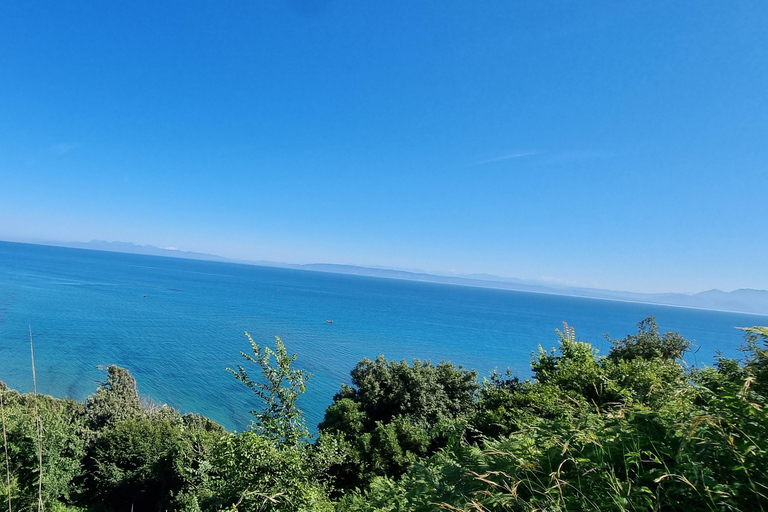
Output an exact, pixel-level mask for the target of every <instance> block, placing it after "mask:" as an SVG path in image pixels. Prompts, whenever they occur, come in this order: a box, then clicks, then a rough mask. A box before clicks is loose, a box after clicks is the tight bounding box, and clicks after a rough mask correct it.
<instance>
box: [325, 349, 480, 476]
mask: <svg viewBox="0 0 768 512" xmlns="http://www.w3.org/2000/svg"><path fill="white" fill-rule="evenodd" d="M351 377H352V384H353V386H354V387H352V386H347V385H342V388H341V391H340V392H339V393H338V394H337V395H336V396H335V397H334V403H333V404H332V405H331V406H330V407H329V408H328V409H327V411H326V414H325V419H324V421H323V422H322V423H321V424H320V426H319V429H320V432H321V434H337V435H340V436H341V439H342V440H343V442H344V443H345V446H346V447H347V458H346V460H345V461H344V462H342V463H340V464H337V465H335V466H333V467H332V468H331V474H332V475H333V476H334V477H335V479H336V484H337V487H339V488H355V487H361V486H365V485H366V483H367V482H368V481H369V480H370V479H371V478H372V477H373V476H375V475H393V476H397V475H400V474H402V473H403V472H405V470H406V469H407V468H408V467H409V466H410V465H411V464H413V463H414V462H416V461H418V460H419V459H420V458H422V457H425V456H428V455H430V454H432V453H435V452H436V451H437V450H438V449H440V448H441V447H443V446H445V443H446V442H447V439H448V438H449V437H451V435H461V433H462V432H463V423H462V422H459V424H460V425H461V426H460V427H459V428H458V433H457V432H456V431H457V428H456V427H457V425H459V424H457V423H455V421H456V420H457V419H459V418H463V417H464V416H466V415H467V414H468V413H470V412H471V411H472V410H473V409H474V407H475V402H476V396H477V393H478V390H479V384H478V382H477V373H476V372H475V371H469V370H466V369H464V368H463V367H461V366H459V367H455V366H454V365H453V364H451V363H446V362H441V363H439V364H438V365H433V364H432V363H430V362H429V361H419V360H415V361H413V364H408V363H407V362H405V361H400V362H397V361H388V360H387V359H385V358H384V357H383V356H379V357H377V358H376V360H375V361H372V360H370V359H363V360H362V361H360V362H359V363H358V364H357V366H355V368H354V369H353V370H352V372H351ZM448 427H450V428H448Z"/></svg>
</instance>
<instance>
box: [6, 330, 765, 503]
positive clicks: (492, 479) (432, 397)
mask: <svg viewBox="0 0 768 512" xmlns="http://www.w3.org/2000/svg"><path fill="white" fill-rule="evenodd" d="M638 327H639V329H638V332H637V334H633V335H629V336H627V337H626V338H624V339H620V340H614V341H613V342H612V346H611V349H610V351H609V352H608V354H606V355H601V354H599V353H598V352H597V351H596V350H595V349H594V348H593V347H592V346H591V345H590V344H588V343H583V342H580V341H578V339H577V337H576V334H575V331H574V329H573V328H571V327H568V326H567V325H566V326H565V328H564V329H563V330H562V331H557V334H558V339H557V340H556V341H557V345H556V347H555V348H553V349H551V350H548V351H547V350H544V349H541V348H540V349H539V352H538V353H535V354H534V355H533V357H532V361H531V367H532V378H531V379H529V380H520V379H518V378H517V377H515V376H513V375H510V374H509V373H507V374H499V373H494V374H492V375H490V376H488V377H487V378H483V379H481V380H480V379H479V378H478V375H477V373H476V372H475V371H473V370H468V369H465V368H463V367H461V366H458V367H457V366H454V365H453V364H451V363H446V362H441V363H439V364H437V365H435V364H432V363H431V362H429V361H418V360H417V361H413V362H411V363H407V362H405V361H401V362H397V361H389V360H387V359H385V358H384V357H383V356H379V357H378V358H376V359H375V360H370V359H363V360H362V361H360V362H359V363H358V364H357V366H355V368H354V369H352V371H351V382H350V383H351V385H342V387H341V389H340V391H339V393H338V394H337V395H336V396H335V397H334V399H333V403H332V405H331V406H330V407H328V409H327V410H326V412H325V418H324V420H323V422H322V423H321V424H320V425H319V427H318V431H317V433H315V434H314V435H311V434H310V432H309V430H308V429H307V427H306V425H305V423H304V419H303V416H302V414H301V411H300V410H299V409H298V407H297V399H298V398H299V396H300V395H301V393H303V391H304V390H305V387H306V386H307V385H311V381H310V376H309V374H308V373H307V372H306V371H304V370H301V369H298V368H296V367H295V362H296V356H295V355H293V356H291V355H289V353H288V351H287V350H286V348H285V345H284V344H283V343H282V341H281V340H280V339H279V338H278V339H277V341H276V343H275V346H274V349H273V348H270V347H268V346H265V345H259V344H257V343H255V342H254V341H253V340H252V339H251V338H250V337H249V338H248V339H249V340H250V342H251V349H252V350H251V351H250V352H249V353H247V354H243V356H244V357H245V359H244V362H243V364H244V366H238V367H236V368H234V369H232V370H231V371H232V373H233V374H234V377H235V378H237V379H238V380H240V381H242V382H243V383H244V385H245V387H247V388H248V389H250V390H251V391H252V392H253V393H254V410H253V414H254V423H253V425H252V428H251V429H249V430H248V431H245V432H240V433H232V432H227V431H226V430H225V429H224V428H222V427H221V426H220V425H218V424H217V423H216V422H214V421H213V420H210V419H208V418H205V417H203V416H200V415H196V414H185V415H182V414H180V413H179V412H177V411H176V410H174V409H172V408H169V407H150V406H147V405H146V404H144V403H143V402H142V400H141V399H140V397H139V395H138V393H137V391H136V382H135V380H134V379H133V377H132V376H131V375H130V373H129V372H128V371H127V370H125V369H122V368H118V367H116V366H110V367H109V368H108V369H107V372H106V379H105V381H104V382H103V383H102V384H101V385H100V386H99V388H98V389H97V390H96V391H95V393H94V394H93V395H91V396H90V397H89V398H88V399H87V400H86V401H85V402H83V403H81V402H76V401H73V400H68V399H56V398H52V397H49V396H43V395H38V396H35V395H34V394H23V395H22V394H19V393H18V392H16V391H13V390H9V389H7V387H6V386H5V385H4V384H2V383H0V398H1V399H2V400H1V401H0V405H1V407H0V412H2V424H3V448H4V449H3V451H0V461H2V464H1V465H0V475H2V479H1V481H0V510H3V509H4V508H5V507H6V506H7V508H8V510H10V511H23V510H35V509H37V510H41V509H47V510H52V511H66V510H70V511H75V510H83V511H94V512H97V511H104V512H108V511H126V512H128V511H132V510H136V511H142V510H150V511H151V510H157V511H164V510H184V511H215V510H230V511H232V510H239V511H259V510H264V511H267V510H269V511H272V510H274V511H321V512H322V511H349V512H353V511H354V512H358V511H360V512H362V511H428V510H430V511H431V510H451V511H536V510H546V511H561V510H563V511H564V510H578V511H580V510H685V511H686V512H692V511H697V510H766V509H768V410H766V406H767V405H768V404H766V397H768V352H766V343H768V328H766V327H753V328H748V329H745V331H746V336H745V339H746V342H745V346H744V356H743V357H742V358H741V359H739V360H733V359H726V358H723V357H719V358H717V359H716V360H715V361H714V362H713V366H711V367H704V368H699V369H697V368H689V367H688V366H687V365H686V364H685V363H684V362H683V359H682V358H683V356H684V354H685V353H686V351H688V350H689V348H690V343H689V342H688V341H687V340H686V339H684V338H683V337H682V336H680V335H679V334H677V333H660V332H659V330H658V328H657V326H656V324H655V323H654V321H653V319H652V318H648V319H646V320H644V321H642V322H641V323H640V324H638ZM500 363H503V362H500ZM245 387H244V390H245Z"/></svg>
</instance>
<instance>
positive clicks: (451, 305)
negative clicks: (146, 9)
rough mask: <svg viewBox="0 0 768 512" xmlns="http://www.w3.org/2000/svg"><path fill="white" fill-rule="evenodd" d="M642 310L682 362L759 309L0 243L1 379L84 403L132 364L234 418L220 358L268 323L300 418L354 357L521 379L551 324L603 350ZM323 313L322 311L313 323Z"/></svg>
mask: <svg viewBox="0 0 768 512" xmlns="http://www.w3.org/2000/svg"><path fill="white" fill-rule="evenodd" d="M650 315H653V316H655V317H656V319H657V321H658V323H659V326H660V327H661V329H662V330H664V331H667V330H676V331H679V332H680V333H681V334H683V335H684V336H686V337H687V338H689V339H693V340H695V343H696V345H697V346H698V347H699V350H698V352H697V353H696V354H692V355H690V356H689V357H688V358H687V360H688V362H689V363H690V364H706V363H711V361H712V357H713V356H714V354H715V352H716V351H717V350H720V351H722V352H723V353H724V354H725V355H728V356H734V357H736V356H738V355H739V352H738V350H737V349H738V347H739V345H740V344H741V342H742V340H743V336H742V333H741V332H740V331H738V330H736V329H735V328H734V327H736V326H752V325H765V324H768V317H765V316H756V315H745V314H735V313H724V312H716V311H704V310H695V309H685V308H674V307H666V306H658V305H648V304H635V303H626V302H613V301H605V300H595V299H584V298H575V297H563V296H556V295H545V294H535V293H523V292H512V291H506V290H493V289H483V288H470V287H462V286H452V285H442V284H431V283H421V282H411V281H399V280H390V279H380V278H369V277H360V276H345V275H339V274H327V273H319V272H310V271H301V270H287V269H277V268H268V267H256V266H248V265H237V264H229V263H218V262H207V261H193V260H183V259H175V258H162V257H155V256H140V255H131V254H120V253H108V252H99V251H86V250H80V249H68V248H60V247H48V246H40V245H28V244H16V243H8V242H0V380H3V381H5V382H6V383H7V384H8V385H10V386H11V387H13V388H16V389H19V390H21V391H25V392H26V391H30V390H31V389H32V373H31V366H30V354H29V332H28V331H29V326H30V325H31V327H32V331H33V334H34V341H35V360H36V367H37V376H38V390H39V391H40V392H43V393H47V394H51V395H54V396H69V397H72V398H76V399H83V398H85V397H86V396H87V395H89V394H90V393H92V392H93V391H94V390H95V389H96V386H97V383H98V382H99V381H100V380H103V378H104V375H105V374H104V373H103V372H101V371H100V370H98V369H97V366H99V365H108V364H112V363H113V364H117V365H120V366H124V367H126V368H128V369H130V370H131V372H132V373H133V374H134V376H135V377H136V379H137V381H138V385H139V391H140V393H141V394H143V395H146V396H149V397H151V398H152V399H154V400H155V401H157V402H159V403H167V404H169V405H172V406H174V407H177V408H178V409H180V410H182V411H183V412H189V411H193V412H199V413H202V414H205V415H207V416H210V417H212V418H214V419H216V420H217V421H219V422H221V423H223V424H224V425H225V426H227V427H229V428H233V429H234V428H237V429H243V428H245V427H246V426H247V425H248V423H249V421H250V416H249V414H248V411H249V410H250V409H253V408H254V407H255V406H256V402H255V401H254V400H253V396H252V395H251V394H250V391H248V390H247V389H246V388H245V387H244V386H243V385H242V384H241V383H239V382H237V381H235V379H234V377H233V376H232V375H231V374H230V373H228V372H227V371H226V370H225V368H226V367H228V366H230V367H234V365H237V364H240V363H241V361H242V359H241V357H240V356H239V352H240V351H241V350H243V351H247V350H249V349H250V346H249V344H248V342H247V339H246V338H245V336H244V335H243V331H246V330H247V331H249V332H250V333H251V335H252V336H253V337H254V339H255V340H256V341H257V342H259V343H270V344H272V343H273V341H274V336H275V335H279V336H281V337H282V339H283V340H284V341H285V343H286V345H287V347H288V350H289V351H290V352H296V353H298V354H299V359H298V361H297V365H298V366H299V367H303V368H306V369H308V370H309V371H311V372H312V373H313V376H312V378H311V379H310V381H309V385H308V391H307V393H306V395H305V397H304V398H303V403H302V405H303V407H304V409H305V411H306V413H307V417H308V423H309V424H310V426H311V427H314V426H315V425H316V424H317V423H318V422H319V421H320V420H321V419H322V414H323V411H324V409H325V408H326V407H327V406H328V404H329V403H330V402H331V400H332V398H333V395H334V393H335V392H337V391H338V389H339V386H340V383H341V382H347V381H348V377H349V371H350V370H351V369H352V368H353V367H354V365H355V364H356V363H357V361H358V360H360V359H361V358H363V357H371V358H374V357H376V355H377V354H384V355H385V356H386V357H388V358H390V359H398V360H399V359H407V360H411V359H414V358H420V359H432V360H433V361H435V362H437V361H439V360H441V359H445V360H450V361H453V362H454V363H456V364H463V365H464V366H466V367H471V368H475V369H477V370H478V371H479V372H480V373H481V375H487V374H488V373H489V372H490V371H491V370H493V369H494V368H498V369H499V370H504V369H505V368H507V367H509V368H511V369H512V370H513V371H514V372H516V373H517V374H518V375H520V376H522V377H528V376H529V362H530V357H531V353H532V352H533V351H534V350H536V349H537V346H538V345H539V344H541V345H543V346H544V347H545V348H549V347H552V346H554V345H555V343H556V342H557V336H556V334H555V329H557V328H562V322H564V321H566V322H568V323H569V324H570V325H573V326H575V327H576V334H577V337H578V338H579V339H580V340H582V341H589V342H592V343H594V344H595V345H596V346H598V347H601V348H603V349H605V348H606V347H607V343H606V341H605V340H604V338H603V336H604V334H606V333H610V335H611V336H612V337H614V338H620V337H624V336H625V335H627V334H630V333H634V332H636V330H637V329H636V327H635V324H636V323H637V322H639V321H640V320H642V319H643V318H645V317H646V316H650ZM329 319H332V320H333V323H327V322H326V320H329Z"/></svg>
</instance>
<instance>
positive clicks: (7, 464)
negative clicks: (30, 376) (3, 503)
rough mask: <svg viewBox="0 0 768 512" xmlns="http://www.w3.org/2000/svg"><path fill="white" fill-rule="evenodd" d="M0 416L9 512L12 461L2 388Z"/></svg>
mask: <svg viewBox="0 0 768 512" xmlns="http://www.w3.org/2000/svg"><path fill="white" fill-rule="evenodd" d="M0 416H2V418H3V447H4V448H5V474H6V475H7V477H8V512H13V510H12V507H11V463H10V461H9V460H8V435H7V434H6V430H5V391H4V390H0Z"/></svg>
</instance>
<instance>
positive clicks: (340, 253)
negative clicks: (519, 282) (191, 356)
mask: <svg viewBox="0 0 768 512" xmlns="http://www.w3.org/2000/svg"><path fill="white" fill-rule="evenodd" d="M767 95H768V2H765V1H764V0H760V1H754V2H748V1H744V2H739V1H734V2H722V1H711V2H707V1H690V2H669V1H664V2H651V1H636V2H630V1H628V2H623V1H622V2H616V1H606V2H544V1H535V2H534V1H502V2H492V1H483V2H472V1H462V2H450V1H440V2H414V1H412V0H408V1H386V2H343V3H342V2H336V1H321V0H306V1H298V0H293V1H288V0H286V1H279V0H278V1H274V2H257V1H241V2H229V1H224V2H220V1H210V2H197V1H156V0H154V1H151V2H140V1H125V2H117V1H116V2H80V1H66V2H59V1H50V2H34V1H30V0H18V1H15V0H9V1H4V2H2V3H0V239H5V240H61V241H88V240H91V239H101V240H110V241H112V240H121V241H130V242H137V243H141V244H152V245H156V246H160V247H169V246H170V247H177V248H180V249H183V250H192V251H201V252H209V253H214V254H220V255H224V256H229V257H235V258H242V259H252V260H261V259H265V260H273V261H280V262H288V263H310V262H327V263H343V264H357V265H382V266H390V267H396V268H406V269H421V270H426V271H433V272H457V273H473V272H485V273H492V274H497V275H501V276H508V277H520V278H529V279H546V280H553V281H557V282H563V283H569V284H577V285H585V286H597V287H606V288H614V289H623V290H632V291H653V292H662V291H682V292H694V291H700V290H704V289H709V288H715V287H717V288H721V289H725V290H732V289H734V288H740V287H751V288H763V289H765V288H768V199H767V197H768V196H767V194H766V192H767V191H768V98H767Z"/></svg>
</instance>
